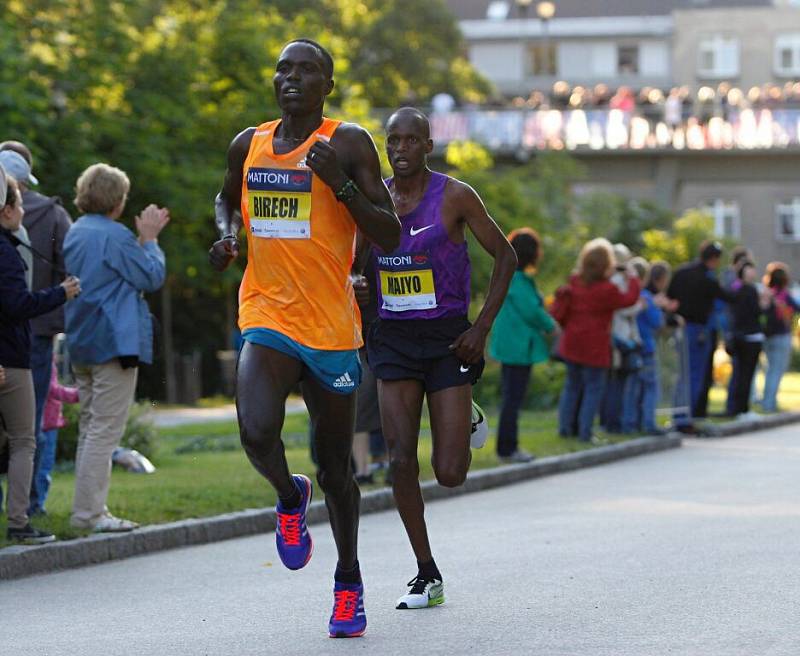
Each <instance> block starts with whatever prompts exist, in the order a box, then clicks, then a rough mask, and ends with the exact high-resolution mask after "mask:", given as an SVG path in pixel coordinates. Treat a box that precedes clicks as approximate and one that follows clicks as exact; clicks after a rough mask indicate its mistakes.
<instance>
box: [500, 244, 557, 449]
mask: <svg viewBox="0 0 800 656" xmlns="http://www.w3.org/2000/svg"><path fill="white" fill-rule="evenodd" d="M508 240H509V241H510V242H511V246H512V247H513V248H514V251H515V252H516V254H517V271H516V273H514V277H513V278H512V279H511V286H510V287H509V290H508V294H507V295H506V298H505V301H504V302H503V307H502V308H500V312H499V313H498V315H497V319H495V322H494V329H493V331H492V338H491V341H490V343H489V353H490V355H491V356H492V357H493V358H494V359H495V360H498V361H499V362H500V363H502V370H501V376H502V383H501V387H502V390H501V391H502V396H503V401H502V407H501V410H500V422H499V424H498V427H497V456H498V457H499V458H500V460H502V461H505V462H529V461H530V460H533V456H532V455H531V454H530V453H527V452H525V451H524V450H522V449H520V448H519V443H518V441H517V434H518V426H517V424H518V419H519V411H520V408H521V407H522V401H523V400H524V398H525V392H526V391H527V389H528V382H529V380H530V376H531V368H532V366H533V365H534V364H537V363H539V362H545V361H547V359H548V358H549V356H550V349H549V347H548V343H547V338H546V336H547V335H549V334H551V333H553V332H554V331H555V330H556V325H557V324H556V322H555V321H554V320H553V318H552V317H551V316H550V314H549V313H548V312H547V310H546V309H545V307H544V301H543V300H542V296H541V294H540V293H539V290H538V289H537V288H536V280H535V278H534V272H535V271H536V267H537V266H538V264H539V260H540V258H541V245H540V241H539V235H537V234H536V232H535V231H534V230H533V229H531V228H520V229H519V230H515V231H514V232H512V233H511V234H510V235H509V236H508Z"/></svg>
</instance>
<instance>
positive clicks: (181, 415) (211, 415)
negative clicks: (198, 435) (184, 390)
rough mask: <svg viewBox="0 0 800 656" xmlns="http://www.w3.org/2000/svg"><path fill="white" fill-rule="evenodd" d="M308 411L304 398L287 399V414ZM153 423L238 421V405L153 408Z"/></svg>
mask: <svg viewBox="0 0 800 656" xmlns="http://www.w3.org/2000/svg"><path fill="white" fill-rule="evenodd" d="M302 412H306V404H305V403H304V402H303V399H301V398H297V397H290V398H289V399H287V401H286V414H287V415H292V414H299V413H302ZM150 416H151V417H152V418H153V423H154V424H155V425H156V427H157V428H174V427H175V426H186V425H189V424H208V423H219V422H225V421H236V406H235V405H234V404H233V403H229V404H227V405H221V406H219V407H217V408H169V409H166V410H157V409H156V410H153V411H152V412H151V413H150Z"/></svg>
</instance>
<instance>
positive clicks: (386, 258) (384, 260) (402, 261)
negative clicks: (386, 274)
mask: <svg viewBox="0 0 800 656" xmlns="http://www.w3.org/2000/svg"><path fill="white" fill-rule="evenodd" d="M378 264H383V265H384V266H403V265H408V264H411V256H410V255H378Z"/></svg>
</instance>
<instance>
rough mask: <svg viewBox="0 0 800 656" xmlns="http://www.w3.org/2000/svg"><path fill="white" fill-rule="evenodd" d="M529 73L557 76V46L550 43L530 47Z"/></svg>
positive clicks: (534, 44) (540, 43) (533, 44)
mask: <svg viewBox="0 0 800 656" xmlns="http://www.w3.org/2000/svg"><path fill="white" fill-rule="evenodd" d="M528 66H529V68H528V71H529V72H530V73H531V75H550V76H552V75H556V73H557V70H558V69H557V66H556V45H555V44H554V43H550V42H547V43H545V42H539V43H532V44H530V45H529V46H528Z"/></svg>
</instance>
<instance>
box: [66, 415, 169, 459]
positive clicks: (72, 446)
mask: <svg viewBox="0 0 800 656" xmlns="http://www.w3.org/2000/svg"><path fill="white" fill-rule="evenodd" d="M149 411H150V404H149V403H134V404H133V405H132V406H131V410H130V413H129V414H128V421H127V423H126V424H125V433H124V435H123V436H122V441H121V443H120V444H121V446H124V447H127V448H129V449H135V450H136V451H138V452H139V453H141V454H142V455H143V456H146V457H147V458H150V459H151V460H152V458H153V454H154V452H155V450H156V441H157V438H158V431H157V430H156V427H155V425H154V424H153V422H152V421H151V420H150V419H149V417H148V412H149ZM79 415H80V406H79V405H78V404H77V403H76V404H74V405H64V418H65V419H66V420H67V425H66V426H65V427H64V428H62V429H61V430H60V431H59V432H58V448H57V450H56V461H59V462H62V461H74V460H75V451H76V450H77V448H78V417H79Z"/></svg>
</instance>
